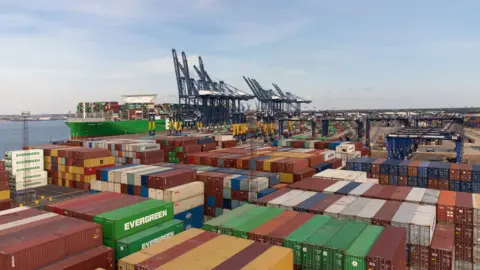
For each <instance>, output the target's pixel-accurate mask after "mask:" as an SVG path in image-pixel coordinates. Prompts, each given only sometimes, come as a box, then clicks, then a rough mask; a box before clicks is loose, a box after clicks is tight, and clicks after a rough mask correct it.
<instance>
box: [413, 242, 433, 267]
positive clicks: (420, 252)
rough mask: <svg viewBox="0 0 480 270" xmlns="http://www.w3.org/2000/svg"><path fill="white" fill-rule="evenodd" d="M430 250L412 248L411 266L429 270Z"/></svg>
mask: <svg viewBox="0 0 480 270" xmlns="http://www.w3.org/2000/svg"><path fill="white" fill-rule="evenodd" d="M429 265H430V248H429V247H425V246H420V245H411V246H410V266H411V267H418V268H419V269H429Z"/></svg>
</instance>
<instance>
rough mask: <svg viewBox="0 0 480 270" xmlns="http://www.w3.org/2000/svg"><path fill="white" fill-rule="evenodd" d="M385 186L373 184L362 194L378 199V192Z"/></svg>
mask: <svg viewBox="0 0 480 270" xmlns="http://www.w3.org/2000/svg"><path fill="white" fill-rule="evenodd" d="M383 188H384V186H382V185H373V186H372V187H371V188H369V189H368V190H367V191H366V192H365V193H363V194H362V197H365V198H372V199H376V198H378V194H380V192H382V189H383Z"/></svg>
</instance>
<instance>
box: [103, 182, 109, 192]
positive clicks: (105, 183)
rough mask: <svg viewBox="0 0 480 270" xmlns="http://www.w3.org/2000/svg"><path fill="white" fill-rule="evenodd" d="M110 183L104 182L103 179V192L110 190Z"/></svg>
mask: <svg viewBox="0 0 480 270" xmlns="http://www.w3.org/2000/svg"><path fill="white" fill-rule="evenodd" d="M108 183H109V182H103V181H102V191H103V192H105V191H108Z"/></svg>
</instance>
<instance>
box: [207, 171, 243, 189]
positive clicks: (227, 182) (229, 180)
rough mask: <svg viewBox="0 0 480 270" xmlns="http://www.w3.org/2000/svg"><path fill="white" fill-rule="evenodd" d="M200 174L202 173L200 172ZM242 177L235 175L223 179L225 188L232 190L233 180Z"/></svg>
mask: <svg viewBox="0 0 480 270" xmlns="http://www.w3.org/2000/svg"><path fill="white" fill-rule="evenodd" d="M199 173H200V172H199ZM239 176H241V175H240V174H233V175H230V176H227V177H225V178H223V188H227V189H232V179H233V178H237V177H239Z"/></svg>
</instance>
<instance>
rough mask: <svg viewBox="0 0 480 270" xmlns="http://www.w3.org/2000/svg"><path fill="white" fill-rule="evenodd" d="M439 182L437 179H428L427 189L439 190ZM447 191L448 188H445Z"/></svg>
mask: <svg viewBox="0 0 480 270" xmlns="http://www.w3.org/2000/svg"><path fill="white" fill-rule="evenodd" d="M438 186H439V181H438V179H428V188H430V189H439V188H438ZM447 190H448V188H447Z"/></svg>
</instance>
